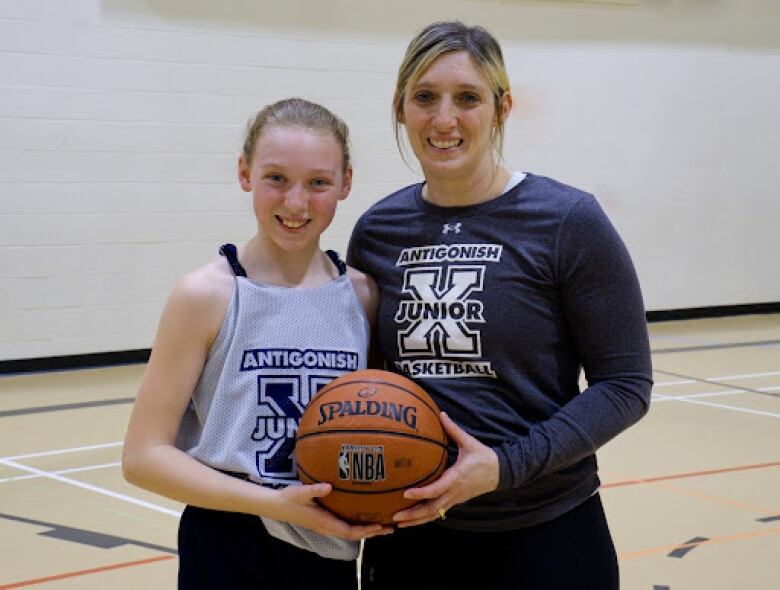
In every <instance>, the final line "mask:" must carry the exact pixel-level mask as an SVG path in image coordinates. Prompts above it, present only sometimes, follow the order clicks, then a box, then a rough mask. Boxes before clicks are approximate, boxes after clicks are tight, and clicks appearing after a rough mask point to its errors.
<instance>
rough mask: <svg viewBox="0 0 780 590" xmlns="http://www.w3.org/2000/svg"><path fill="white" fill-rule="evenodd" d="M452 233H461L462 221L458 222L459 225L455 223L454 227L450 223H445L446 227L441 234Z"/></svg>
mask: <svg viewBox="0 0 780 590" xmlns="http://www.w3.org/2000/svg"><path fill="white" fill-rule="evenodd" d="M451 231H454V232H455V233H456V234H459V233H460V221H458V222H457V223H453V224H452V225H450V224H449V223H445V224H444V227H443V228H442V230H441V233H443V234H448V233H450V232H451Z"/></svg>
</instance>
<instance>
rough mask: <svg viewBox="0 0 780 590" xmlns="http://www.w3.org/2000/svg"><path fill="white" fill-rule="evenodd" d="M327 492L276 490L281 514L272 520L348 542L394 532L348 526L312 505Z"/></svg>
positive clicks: (317, 487)
mask: <svg viewBox="0 0 780 590" xmlns="http://www.w3.org/2000/svg"><path fill="white" fill-rule="evenodd" d="M330 491H331V485H330V484H329V483H318V484H313V485H292V486H288V487H286V488H284V489H281V490H278V491H277V493H278V495H279V500H280V506H279V508H280V510H279V515H278V516H274V518H278V520H283V521H285V522H289V523H291V524H296V525H300V526H303V527H306V528H307V529H311V530H313V531H316V532H318V533H321V534H323V535H329V536H331V537H339V538H340V539H347V540H350V541H357V540H359V539H368V538H370V537H375V536H377V535H387V534H389V533H392V532H393V529H392V528H391V527H383V526H382V525H379V524H370V525H352V524H349V523H348V522H345V521H343V520H341V519H340V518H339V517H337V516H335V515H334V514H333V513H331V512H329V511H328V510H326V509H325V508H323V507H322V506H320V505H319V504H317V503H316V502H315V501H314V499H315V498H322V497H323V496H327V495H328V494H329V493H330Z"/></svg>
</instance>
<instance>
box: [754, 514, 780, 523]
mask: <svg viewBox="0 0 780 590" xmlns="http://www.w3.org/2000/svg"><path fill="white" fill-rule="evenodd" d="M756 520H757V521H758V522H774V521H776V520H780V514H775V515H774V516H765V517H764V518H757V519H756Z"/></svg>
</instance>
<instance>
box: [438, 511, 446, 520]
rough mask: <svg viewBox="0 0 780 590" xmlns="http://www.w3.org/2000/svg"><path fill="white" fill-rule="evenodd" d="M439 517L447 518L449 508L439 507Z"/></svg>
mask: <svg viewBox="0 0 780 590" xmlns="http://www.w3.org/2000/svg"><path fill="white" fill-rule="evenodd" d="M439 517H440V518H441V519H442V520H447V509H446V508H439Z"/></svg>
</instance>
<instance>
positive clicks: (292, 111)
mask: <svg viewBox="0 0 780 590" xmlns="http://www.w3.org/2000/svg"><path fill="white" fill-rule="evenodd" d="M272 127H303V128H305V129H314V130H316V131H323V132H325V133H330V134H332V135H333V137H334V138H335V139H336V141H337V142H338V144H339V146H340V147H341V155H342V160H343V166H342V172H346V171H347V168H349V165H350V156H349V128H348V127H347V124H346V123H345V122H344V121H342V120H341V118H339V117H337V116H336V115H334V114H333V113H332V112H331V111H329V110H328V109H326V108H325V107H324V106H322V105H320V104H317V103H315V102H310V101H308V100H304V99H302V98H286V99H284V100H280V101H278V102H275V103H273V104H270V105H268V106H266V107H264V108H263V109H262V110H261V111H260V112H259V113H257V115H255V116H254V117H253V118H252V119H250V120H249V123H248V124H247V130H246V138H245V139H244V149H243V154H244V158H245V159H246V161H247V162H248V163H251V162H252V157H253V156H254V155H255V145H257V140H258V139H259V138H260V136H261V135H262V134H263V132H265V131H266V129H269V128H272Z"/></svg>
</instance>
